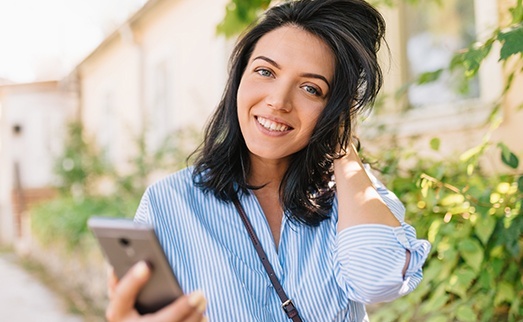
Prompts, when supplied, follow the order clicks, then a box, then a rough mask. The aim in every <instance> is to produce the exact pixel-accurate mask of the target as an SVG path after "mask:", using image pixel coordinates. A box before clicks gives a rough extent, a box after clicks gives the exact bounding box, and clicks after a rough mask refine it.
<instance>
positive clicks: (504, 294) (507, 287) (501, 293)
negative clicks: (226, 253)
mask: <svg viewBox="0 0 523 322" xmlns="http://www.w3.org/2000/svg"><path fill="white" fill-rule="evenodd" d="M515 297H516V294H515V292H514V285H512V284H511V283H509V282H506V281H502V282H500V283H499V285H498V289H497V290H496V297H495V298H494V306H498V305H500V304H501V303H503V302H508V303H512V301H513V300H514V298H515Z"/></svg>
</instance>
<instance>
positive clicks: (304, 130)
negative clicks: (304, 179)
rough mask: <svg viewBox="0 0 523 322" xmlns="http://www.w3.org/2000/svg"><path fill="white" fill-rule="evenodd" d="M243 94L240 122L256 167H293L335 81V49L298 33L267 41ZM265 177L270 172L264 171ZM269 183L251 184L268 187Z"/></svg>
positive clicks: (283, 32)
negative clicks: (292, 164)
mask: <svg viewBox="0 0 523 322" xmlns="http://www.w3.org/2000/svg"><path fill="white" fill-rule="evenodd" d="M252 56H253V58H252V59H251V60H250V61H249V63H248V65H247V67H246V69H245V72H244V74H243V77H242V80H241V82H240V86H239V88H238V120H239V123H240V129H241V132H242V134H243V137H244V140H245V144H246V145H247V148H248V149H249V152H250V154H251V160H252V162H253V163H254V162H259V163H260V165H257V166H254V167H255V168H258V167H259V166H261V165H263V164H270V163H271V162H279V163H287V165H283V164H282V166H284V167H287V166H288V163H290V156H291V155H293V154H294V153H296V152H298V151H300V150H302V149H303V148H304V147H305V146H306V145H307V143H308V142H309V140H310V137H311V135H312V131H313V129H314V126H315V125H316V121H317V120H318V117H319V116H320V114H321V112H322V111H323V109H324V108H325V105H326V104H327V97H328V95H329V82H330V81H332V77H333V75H334V55H333V53H332V51H331V50H330V48H329V47H327V46H326V45H325V43H323V41H321V39H319V38H317V37H316V36H314V35H311V34H310V33H308V32H306V31H304V30H302V29H299V28H297V27H282V28H279V29H276V30H274V31H271V32H269V33H267V34H266V35H265V36H263V37H262V38H261V39H260V40H259V41H258V43H257V44H256V47H255V48H254V51H253V53H252ZM262 172H265V171H262ZM267 183H268V182H267V177H266V176H265V175H264V176H262V177H261V178H253V179H252V182H251V184H253V185H264V184H267Z"/></svg>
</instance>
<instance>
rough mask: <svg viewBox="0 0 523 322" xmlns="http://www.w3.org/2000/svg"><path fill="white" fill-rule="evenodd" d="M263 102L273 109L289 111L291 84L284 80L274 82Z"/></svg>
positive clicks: (290, 107)
mask: <svg viewBox="0 0 523 322" xmlns="http://www.w3.org/2000/svg"><path fill="white" fill-rule="evenodd" d="M265 102H266V103H267V105H268V106H269V107H271V108H273V109H277V110H283V111H285V112H289V111H290V110H291V109H292V85H291V84H288V83H286V82H277V83H275V84H274V86H272V88H271V90H270V92H269V93H268V94H267V96H266V98H265Z"/></svg>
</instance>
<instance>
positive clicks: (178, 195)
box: [135, 168, 430, 322]
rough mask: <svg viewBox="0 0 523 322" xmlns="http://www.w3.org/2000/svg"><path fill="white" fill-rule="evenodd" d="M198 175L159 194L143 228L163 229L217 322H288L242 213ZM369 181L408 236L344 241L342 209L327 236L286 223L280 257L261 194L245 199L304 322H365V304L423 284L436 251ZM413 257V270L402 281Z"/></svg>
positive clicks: (187, 174)
mask: <svg viewBox="0 0 523 322" xmlns="http://www.w3.org/2000/svg"><path fill="white" fill-rule="evenodd" d="M192 170H193V169H192V168H186V169H184V170H181V171H179V172H177V173H175V174H172V175H170V176H168V177H166V178H165V179H162V180H160V181H159V182H157V183H155V184H153V185H151V186H150V187H149V188H148V189H147V191H146V192H145V194H144V196H143V198H142V201H141V203H140V206H139V207H138V210H137V213H136V217H135V220H136V221H139V222H145V223H149V224H151V225H153V226H154V227H155V230H156V233H157V235H158V238H159V240H160V243H161V244H162V246H163V248H164V250H165V253H166V255H167V258H168V260H169V262H170V264H171V266H172V269H173V271H174V273H175V275H176V276H177V277H178V279H179V282H180V285H181V286H182V288H183V290H184V291H185V292H186V293H189V292H192V291H194V290H197V289H199V290H202V291H203V292H204V294H205V296H206V298H207V301H208V306H207V311H206V314H207V316H208V317H209V320H210V321H218V322H233V321H243V322H244V321H267V322H273V321H281V322H287V321H289V320H288V318H287V317H286V315H285V313H284V312H283V310H282V309H281V307H280V305H281V301H280V299H279V297H278V296H277V294H276V292H275V290H274V288H273V287H272V284H271V283H270V280H269V277H268V276H267V273H266V272H265V271H264V268H263V266H262V264H261V261H260V259H259V258H258V256H257V254H256V251H255V248H254V246H253V245H252V242H251V240H250V238H249V236H248V234H247V231H246V229H245V227H244V226H243V223H242V222H241V219H240V217H239V215H238V213H237V211H236V208H235V207H234V205H233V204H232V203H225V202H223V201H220V200H218V199H216V198H215V197H214V196H213V195H212V194H210V193H204V192H202V190H200V189H199V188H197V187H195V186H194V184H193V181H192V177H191V174H192ZM370 177H371V179H372V180H373V182H374V184H375V186H376V189H377V191H378V192H379V194H380V195H381V197H382V198H383V200H384V201H385V203H386V204H387V205H388V206H389V208H390V209H391V210H392V212H393V213H394V215H395V216H396V217H397V218H398V219H400V221H401V222H402V224H401V226H399V227H389V226H385V225H375V224H373V225H358V226H354V227H350V228H347V229H344V230H343V231H341V232H337V227H336V224H337V217H338V212H337V201H336V199H335V201H334V205H333V209H332V214H331V217H330V218H329V219H327V220H324V221H322V222H321V223H320V225H319V226H318V227H310V226H307V225H304V224H299V223H295V222H294V221H291V220H289V219H288V218H287V217H286V216H284V217H283V219H282V225H281V237H280V243H279V245H278V248H276V247H275V244H274V239H273V237H272V234H271V231H270V228H269V225H268V222H267V220H266V218H265V216H264V214H263V212H262V209H261V207H260V205H259V203H258V201H257V199H256V197H255V196H254V194H252V193H251V194H250V195H244V196H242V197H241V199H240V201H241V203H242V205H243V207H244V209H245V212H246V213H247V215H248V217H249V219H250V220H251V223H252V225H253V227H254V229H255V231H256V234H257V235H258V238H259V239H260V242H261V244H262V246H263V249H264V250H265V252H266V253H267V256H268V259H269V261H270V263H271V264H272V266H273V268H274V271H275V272H276V275H277V277H278V279H279V281H280V283H281V284H282V285H283V288H284V290H285V292H286V293H287V295H288V296H289V298H291V299H292V301H293V302H294V304H295V305H296V307H297V309H298V311H299V313H300V316H301V317H302V319H303V320H304V321H366V320H367V314H366V311H365V304H366V303H375V302H381V301H391V300H393V299H395V298H397V297H399V296H402V295H404V294H407V293H409V292H410V291H412V290H413V289H414V288H415V287H416V286H417V285H418V283H419V282H420V280H421V278H422V271H421V267H422V265H423V263H424V262H425V259H426V257H427V255H428V252H429V250H430V244H429V243H428V242H427V241H425V240H419V239H416V232H415V230H414V228H412V227H411V226H409V225H407V224H405V223H403V216H404V211H405V209H404V207H403V205H402V204H401V202H400V201H399V200H398V199H397V198H396V196H395V195H394V194H393V193H391V192H390V191H388V190H387V189H386V188H385V187H383V185H381V183H380V182H379V181H377V180H376V179H375V178H374V177H373V176H372V175H370ZM338 197H339V196H338ZM405 249H408V250H409V251H410V252H411V260H410V264H409V266H408V268H407V272H406V275H405V278H403V276H402V269H403V267H404V265H405V260H406V258H405V256H406V255H405Z"/></svg>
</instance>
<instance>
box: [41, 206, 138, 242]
mask: <svg viewBox="0 0 523 322" xmlns="http://www.w3.org/2000/svg"><path fill="white" fill-rule="evenodd" d="M118 199H120V200H118ZM138 202H139V200H138V199H137V198H134V199H130V198H125V199H123V198H114V197H103V196H97V197H87V198H73V197H72V196H61V197H59V198H56V199H54V200H51V201H49V202H46V203H43V204H41V205H39V206H37V207H35V208H33V209H32V210H31V218H32V219H31V225H32V227H33V229H32V230H33V232H34V234H35V237H36V238H37V239H38V240H39V241H40V242H41V243H42V244H44V245H49V244H51V243H52V242H55V241H60V242H65V243H64V244H65V246H66V247H67V248H69V249H72V248H74V247H76V246H77V245H79V244H81V243H82V241H83V239H84V238H85V237H86V236H90V235H91V233H90V231H88V228H87V220H88V219H89V217H91V216H93V215H96V216H108V217H132V216H133V215H134V212H135V211H136V207H137V206H138Z"/></svg>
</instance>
